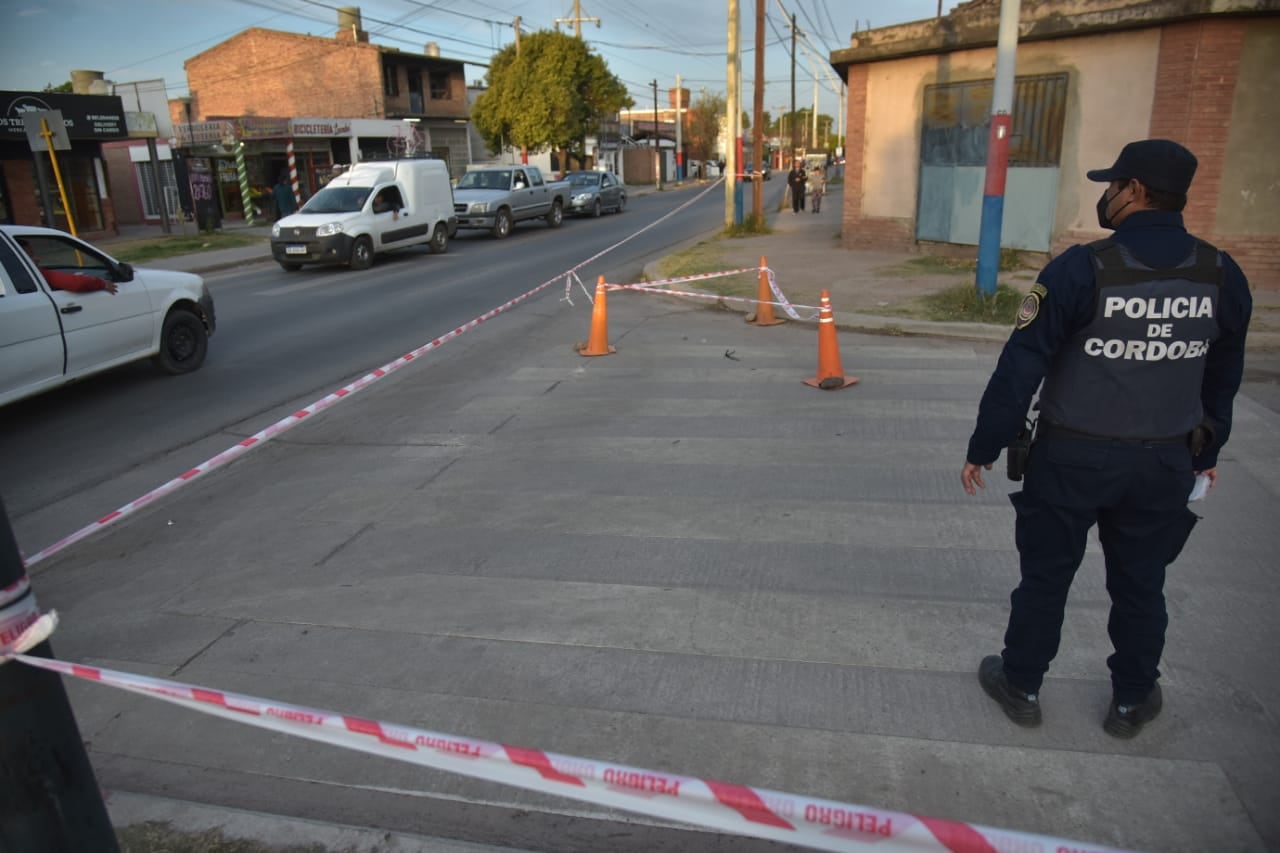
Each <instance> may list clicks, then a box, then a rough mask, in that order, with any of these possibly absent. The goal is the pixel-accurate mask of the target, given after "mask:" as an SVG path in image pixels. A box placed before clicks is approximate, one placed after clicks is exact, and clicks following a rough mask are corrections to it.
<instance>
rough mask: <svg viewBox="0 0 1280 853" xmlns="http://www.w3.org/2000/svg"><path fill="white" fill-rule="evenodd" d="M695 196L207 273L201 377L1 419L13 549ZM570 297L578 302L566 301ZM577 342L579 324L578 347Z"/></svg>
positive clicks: (111, 382) (115, 500)
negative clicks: (334, 256) (346, 261)
mask: <svg viewBox="0 0 1280 853" xmlns="http://www.w3.org/2000/svg"><path fill="white" fill-rule="evenodd" d="M700 191H701V190H698V191H693V190H683V191H680V192H664V193H656V194H650V195H647V196H633V197H632V198H631V199H630V200H629V203H628V206H627V210H626V211H625V212H624V213H622V214H620V215H606V216H604V217H601V218H599V219H591V218H583V219H576V218H574V219H566V221H565V223H564V224H563V225H562V226H561V227H560V228H559V229H558V230H554V231H549V230H548V229H547V227H546V226H545V225H544V224H543V223H541V222H536V223H525V224H521V225H519V226H518V227H517V228H516V229H515V230H514V232H513V234H512V236H511V237H510V238H508V239H506V240H501V241H499V240H494V239H492V238H490V237H489V236H488V235H487V234H484V233H481V232H468V231H460V232H459V233H458V237H457V238H456V239H455V240H453V241H452V242H451V245H450V247H449V251H448V253H447V254H445V255H441V256H435V255H431V254H430V253H429V252H428V251H427V250H426V249H425V248H419V249H412V250H407V251H403V252H397V253H392V254H390V255H386V256H380V258H379V260H378V263H376V264H375V265H374V267H373V268H372V269H370V270H367V271H365V272H355V271H352V270H349V269H346V268H344V267H308V268H306V269H304V270H302V271H301V272H297V273H286V272H284V271H283V270H281V269H280V268H279V267H278V266H277V265H276V264H274V263H265V264H257V265H254V266H252V267H251V268H247V269H242V270H237V271H235V272H229V273H214V274H211V275H209V276H206V280H207V281H208V283H209V286H210V289H211V290H212V292H213V294H214V298H215V301H216V305H217V312H218V331H217V333H216V334H215V335H214V337H213V338H212V339H211V341H210V348H209V360H208V362H207V364H206V365H205V366H204V367H203V368H202V369H201V370H199V371H197V372H196V373H194V374H192V375H188V376H182V377H177V378H172V377H165V376H162V375H160V374H159V373H158V372H157V371H155V370H154V369H153V368H152V366H151V365H150V364H149V363H146V362H143V363H139V364H134V365H131V366H127V367H123V368H119V369H117V370H114V371H112V372H110V373H108V374H105V375H102V376H99V377H96V378H93V379H90V380H88V381H86V382H82V383H79V384H76V385H72V386H69V387H67V388H65V389H62V390H60V391H56V392H53V393H50V394H46V395H44V396H42V397H37V398H34V399H32V400H29V401H26V402H24V403H21V404H18V405H14V406H9V407H7V408H6V409H5V411H4V416H3V418H2V419H0V494H2V495H3V497H4V499H5V501H6V503H7V505H8V508H9V512H10V515H11V518H12V521H13V524H14V528H15V531H16V533H17V536H18V542H19V545H20V547H22V548H23V550H24V551H25V552H26V553H33V552H35V551H36V550H38V549H40V548H42V547H44V546H46V545H48V544H50V543H51V542H53V541H56V540H57V539H58V538H60V537H61V536H64V535H66V534H67V533H70V532H72V531H73V530H76V529H79V528H80V527H82V526H83V525H85V524H88V523H90V522H92V521H94V520H96V519H97V518H100V517H101V516H103V515H104V514H106V513H107V512H109V511H111V510H113V509H115V508H117V507H119V506H120V505H122V504H123V503H125V502H127V501H129V500H132V499H134V498H136V497H138V496H139V495H141V494H143V493H145V492H147V491H148V490H150V489H152V488H154V487H155V486H157V485H159V484H161V483H163V482H166V481H168V480H169V479H170V478H172V477H174V476H176V475H177V474H180V473H182V472H183V471H185V470H187V469H188V468H189V467H191V466H192V465H195V464H198V463H200V462H202V461H204V460H205V459H208V458H209V457H211V456H213V455H215V454H216V453H218V452H220V451H221V450H224V449H225V448H226V447H227V446H228V445H230V444H233V443H234V442H235V441H237V440H239V439H240V438H242V437H243V436H245V435H249V434H252V433H253V432H255V431H257V430H259V429H261V428H262V427H264V426H266V425H268V424H270V423H273V422H275V421H276V420H278V419H279V418H280V417H282V416H283V415H285V414H288V413H289V412H290V411H292V410H294V409H295V408H297V407H298V406H300V405H305V404H307V403H310V402H312V401H313V400H314V399H316V398H318V397H321V396H323V395H324V394H326V393H328V392H330V391H332V390H334V388H336V387H339V386H341V385H343V384H345V383H346V382H349V381H351V380H352V379H354V378H357V377H359V376H361V375H363V374H364V373H365V372H367V371H369V370H372V369H373V368H376V367H378V366H380V365H382V364H385V363H386V362H388V361H390V360H392V359H394V358H396V357H398V356H400V355H402V354H404V353H405V352H407V351H409V350H411V349H413V348H414V347H417V346H419V345H421V344H422V343H424V342H426V341H429V340H431V339H432V338H434V337H436V336H438V335H440V334H442V333H444V332H446V331H448V330H450V329H453V328H455V327H457V326H458V325H460V324H462V323H464V322H466V321H468V320H471V319H472V318H474V317H476V316H478V315H479V314H482V313H483V312H485V311H487V310H489V309H491V308H494V307H496V306H498V305H500V304H502V303H504V302H506V301H507V300H509V299H511V298H513V297H515V296H517V295H519V294H521V293H524V292H525V291H527V290H529V289H531V288H533V287H535V286H537V285H538V284H541V283H542V282H544V281H546V280H547V279H549V278H551V277H552V276H554V275H556V274H558V273H561V272H563V271H565V270H566V269H568V268H570V267H573V266H575V265H577V264H578V263H579V262H581V261H583V260H585V259H586V258H588V257H591V256H592V255H594V254H596V253H597V252H599V251H601V250H603V249H605V248H607V247H609V246H611V245H613V244H614V243H616V242H617V241H619V240H622V239H623V238H625V237H626V236H628V235H630V234H632V233H634V232H635V231H637V230H638V229H640V228H643V227H644V226H645V225H648V224H649V223H651V222H653V221H654V220H656V219H657V218H659V217H660V216H662V215H664V214H665V213H667V212H668V211H671V210H673V209H674V208H676V207H678V206H679V205H681V204H684V203H685V202H688V201H690V200H691V199H693V198H694V197H695V195H696V193H697V192H700ZM723 214H724V197H723V194H722V193H721V192H719V191H713V192H711V193H708V194H707V195H706V196H704V197H703V198H701V199H700V200H699V201H698V202H697V203H696V204H694V205H693V206H692V207H691V208H690V209H688V210H685V211H682V212H681V213H679V214H676V215H675V216H673V217H671V218H670V219H668V220H666V221H665V222H663V223H662V224H660V225H658V226H657V227H655V228H653V229H652V230H650V231H648V232H646V233H644V234H642V235H640V236H639V237H637V238H636V239H635V240H632V241H631V242H629V243H627V244H626V245H624V246H622V247H620V248H618V249H617V250H615V251H613V252H611V253H609V254H608V255H606V256H605V257H603V258H601V259H600V260H599V261H596V262H594V263H592V264H591V265H589V266H588V267H586V268H584V269H583V270H581V271H580V273H579V275H580V277H581V278H582V280H583V281H584V282H585V283H587V284H588V285H589V286H590V285H594V282H595V278H596V276H598V275H605V276H606V277H607V278H608V279H609V280H610V281H623V280H625V281H631V280H634V279H635V278H636V277H637V276H638V275H639V274H640V271H641V268H642V267H643V265H644V263H645V262H647V261H648V260H651V259H652V258H654V257H657V256H660V255H661V254H663V253H665V252H666V251H669V250H670V249H671V248H672V247H674V246H677V245H679V244H681V243H683V242H685V241H688V240H690V239H691V238H696V237H698V236H702V235H706V234H707V233H710V232H711V231H714V230H715V229H716V228H718V227H719V225H720V223H721V221H722V219H723ZM154 265H155V266H157V267H161V268H163V266H164V263H163V261H159V262H157V263H156V264H154ZM563 293H564V290H563V285H562V284H559V283H557V284H556V285H555V286H553V287H551V288H548V290H547V291H546V292H544V293H543V294H541V295H540V297H539V298H540V300H541V301H542V302H543V304H544V305H547V306H555V305H556V304H557V302H558V300H559V299H560V298H561V297H562V296H563ZM582 298H584V297H583V296H582V294H581V292H580V291H577V292H576V295H575V301H578V300H580V299H582ZM523 310H529V309H528V308H526V309H523ZM533 310H554V308H553V307H552V308H534V309H533ZM584 316H585V315H584ZM586 332H587V328H586V326H585V325H584V326H583V330H582V335H583V337H584V338H585V336H586Z"/></svg>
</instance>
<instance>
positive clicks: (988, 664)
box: [978, 655, 1040, 728]
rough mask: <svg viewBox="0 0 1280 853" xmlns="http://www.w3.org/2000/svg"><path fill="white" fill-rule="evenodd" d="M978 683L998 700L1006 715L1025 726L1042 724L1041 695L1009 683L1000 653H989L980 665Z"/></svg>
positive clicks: (1031, 726) (1030, 726) (997, 702)
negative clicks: (1022, 689)
mask: <svg viewBox="0 0 1280 853" xmlns="http://www.w3.org/2000/svg"><path fill="white" fill-rule="evenodd" d="M978 683H979V684H981V685H982V689H983V690H985V691H987V695H988V696H990V697H991V698H992V699H994V700H996V704H997V705H999V706H1000V709H1001V710H1002V711H1004V713H1005V716H1007V717H1008V718H1009V719H1011V720H1013V721H1014V722H1015V723H1017V724H1018V725H1020V726H1023V727H1025V728H1034V727H1036V726H1038V725H1040V697H1038V696H1037V695H1036V694H1034V693H1023V692H1022V691H1021V690H1019V689H1018V688H1016V687H1014V686H1013V685H1011V684H1010V683H1009V679H1007V678H1005V675H1004V660H1002V659H1001V657H1000V655H988V656H987V657H985V658H983V659H982V665H981V666H979V667H978Z"/></svg>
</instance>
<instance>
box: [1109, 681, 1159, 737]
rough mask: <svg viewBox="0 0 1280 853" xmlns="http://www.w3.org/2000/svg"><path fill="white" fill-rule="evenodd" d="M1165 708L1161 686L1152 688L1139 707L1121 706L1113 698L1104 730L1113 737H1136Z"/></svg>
mask: <svg viewBox="0 0 1280 853" xmlns="http://www.w3.org/2000/svg"><path fill="white" fill-rule="evenodd" d="M1163 707H1164V696H1163V695H1161V693H1160V685H1159V684H1157V685H1156V686H1155V687H1152V688H1151V692H1150V693H1148V694H1147V698H1146V699H1145V700H1143V701H1142V702H1140V703H1138V704H1137V705H1121V704H1120V703H1119V702H1117V701H1116V700H1115V698H1114V697H1112V699H1111V709H1110V710H1108V711H1107V718H1106V719H1105V720H1103V721H1102V730H1103V731H1105V732H1106V733H1107V734H1109V735H1111V736H1112V737H1119V738H1125V739H1128V738H1131V737H1136V736H1137V734H1138V732H1140V731H1142V727H1143V726H1145V725H1146V724H1147V723H1149V722H1151V721H1152V720H1154V719H1155V718H1156V717H1158V716H1160V709H1161V708H1163Z"/></svg>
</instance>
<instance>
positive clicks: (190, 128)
mask: <svg viewBox="0 0 1280 853" xmlns="http://www.w3.org/2000/svg"><path fill="white" fill-rule="evenodd" d="M174 130H176V131H177V135H178V145H179V146H181V147H183V148H189V147H191V146H192V145H193V144H194V145H221V144H224V143H229V142H234V141H235V128H233V127H232V126H231V122H229V121H192V122H182V123H181V124H177V125H174Z"/></svg>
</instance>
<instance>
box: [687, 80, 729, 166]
mask: <svg viewBox="0 0 1280 853" xmlns="http://www.w3.org/2000/svg"><path fill="white" fill-rule="evenodd" d="M725 108H726V104H725V100H724V95H721V94H720V93H718V92H713V93H711V94H709V95H708V94H706V93H703V94H702V95H701V96H700V97H698V98H696V99H695V100H694V101H693V103H691V104H690V105H689V111H688V112H687V113H686V114H685V116H686V118H685V121H686V122H687V129H688V137H687V138H688V146H689V156H690V157H692V158H693V159H695V160H712V159H714V158H715V157H716V156H717V155H718V154H719V153H720V147H719V142H720V123H721V122H723V121H724V117H725Z"/></svg>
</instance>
